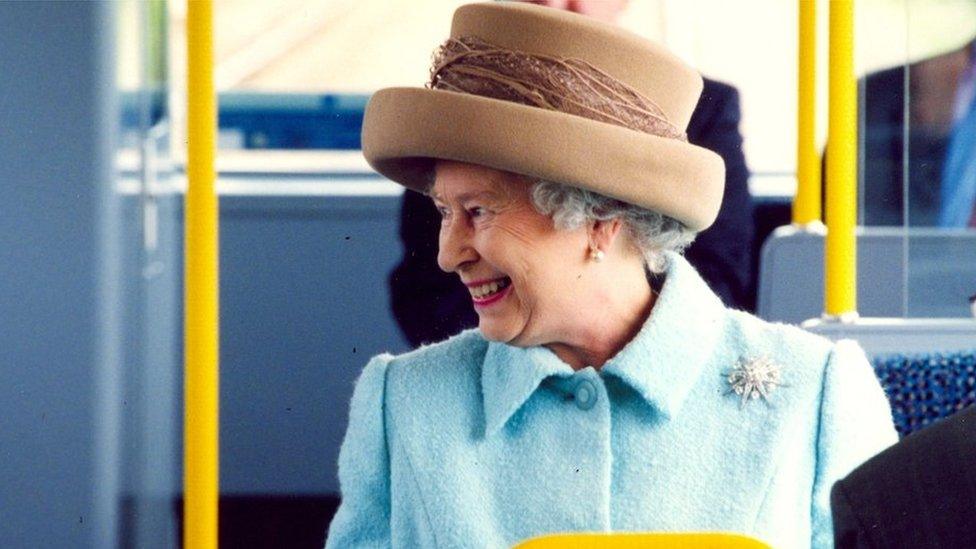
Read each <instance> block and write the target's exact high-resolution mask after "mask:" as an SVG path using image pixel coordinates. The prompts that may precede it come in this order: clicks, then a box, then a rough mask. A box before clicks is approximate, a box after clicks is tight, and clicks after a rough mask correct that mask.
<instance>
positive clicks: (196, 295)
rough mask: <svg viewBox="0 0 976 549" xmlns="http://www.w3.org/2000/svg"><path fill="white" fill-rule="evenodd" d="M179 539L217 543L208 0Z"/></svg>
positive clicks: (194, 129) (203, 15) (199, 69)
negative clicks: (182, 518)
mask: <svg viewBox="0 0 976 549" xmlns="http://www.w3.org/2000/svg"><path fill="white" fill-rule="evenodd" d="M186 20H187V29H186V31H187V32H186V36H187V60H188V67H187V68H188V70H187V139H188V149H187V180H188V185H187V192H186V204H185V210H184V211H185V212H186V237H185V244H184V246H185V247H184V257H185V262H186V264H185V265H186V275H185V276H186V280H185V296H184V300H185V311H186V313H185V314H186V317H185V323H184V331H185V353H186V356H185V360H186V367H185V387H184V398H185V401H186V404H185V413H184V416H183V420H184V441H183V443H184V455H183V465H184V478H183V483H184V501H185V504H184V511H183V512H184V522H183V523H184V544H185V547H188V548H192V549H205V548H206V549H211V548H216V547H217V494H218V478H219V477H218V448H219V445H218V441H217V437H218V434H219V431H218V425H219V420H218V418H219V412H218V392H219V386H220V384H219V379H220V378H219V368H218V356H219V355H218V339H219V333H220V332H219V324H218V316H217V314H218V301H217V299H218V280H217V278H218V265H217V234H218V233H217V228H218V227H217V194H216V191H215V189H214V183H215V180H216V172H215V167H214V151H215V147H216V133H217V101H216V95H215V93H214V84H213V4H212V0H188V5H187V17H186Z"/></svg>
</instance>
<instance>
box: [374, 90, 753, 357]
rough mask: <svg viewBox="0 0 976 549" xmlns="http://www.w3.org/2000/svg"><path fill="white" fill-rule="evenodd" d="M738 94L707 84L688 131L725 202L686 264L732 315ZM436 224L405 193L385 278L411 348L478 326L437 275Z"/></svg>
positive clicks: (744, 198)
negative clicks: (395, 253) (718, 176)
mask: <svg viewBox="0 0 976 549" xmlns="http://www.w3.org/2000/svg"><path fill="white" fill-rule="evenodd" d="M739 117H740V114H739V94H738V91H737V90H736V89H735V88H733V87H732V86H729V85H727V84H723V83H720V82H716V81H714V80H708V79H705V87H704V89H703V90H702V96H701V99H700V100H699V102H698V105H697V107H696V108H695V111H694V113H693V114H692V116H691V120H690V122H689V124H688V140H689V141H690V142H691V143H694V144H696V145H699V146H702V147H705V148H707V149H711V150H713V151H715V152H716V153H718V154H719V155H721V156H722V159H723V160H724V161H725V169H726V176H725V196H724V197H723V199H722V207H721V210H720V211H719V214H718V218H717V219H716V221H715V224H714V225H712V227H711V228H709V229H708V230H706V231H704V232H702V233H701V234H699V235H698V238H697V239H696V240H695V242H694V244H692V245H691V247H689V248H688V250H687V252H686V254H685V255H686V257H687V258H688V260H689V261H690V262H691V264H692V265H694V266H695V267H696V268H697V269H698V271H699V272H700V273H701V275H702V277H703V278H704V279H705V280H706V281H707V282H708V283H709V285H710V286H711V287H712V289H713V290H715V292H716V293H717V294H718V295H719V296H720V297H721V298H722V299H723V300H724V301H725V303H726V304H727V305H729V306H732V307H738V308H746V307H747V305H746V304H747V303H749V295H750V292H751V290H752V272H751V271H752V262H751V258H750V253H751V249H752V231H753V225H752V200H751V197H750V196H749V187H748V180H749V171H748V169H747V168H746V161H745V156H744V155H743V153H742V135H741V134H740V133H739ZM439 231H440V216H439V215H438V213H437V210H436V209H435V208H434V206H433V204H432V203H431V201H430V199H429V198H428V197H426V196H423V195H421V194H418V193H415V192H413V191H406V192H405V193H404V196H403V206H402V212H401V216H400V238H401V240H402V241H403V248H404V254H403V259H402V260H401V261H400V264H399V265H397V267H396V268H395V269H394V271H393V272H392V273H391V275H390V279H389V282H390V293H391V302H392V307H393V314H394V316H395V317H396V319H397V322H398V323H399V324H400V328H401V329H402V330H403V333H404V334H405V335H406V336H407V339H408V340H409V341H410V343H411V344H413V345H419V344H421V343H430V342H434V341H440V340H443V339H446V338H448V337H450V336H452V335H454V334H456V333H458V332H459V331H461V330H462V329H465V328H470V327H474V326H477V324H478V317H477V315H476V314H475V312H474V309H473V307H472V305H471V296H470V295H469V293H468V291H467V289H466V288H464V286H462V285H461V283H460V282H459V281H458V279H457V276H456V275H454V274H453V273H450V274H448V273H444V272H442V271H441V270H440V269H439V268H438V267H437V237H438V232H439Z"/></svg>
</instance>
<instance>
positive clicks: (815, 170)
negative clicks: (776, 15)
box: [793, 0, 821, 226]
mask: <svg viewBox="0 0 976 549" xmlns="http://www.w3.org/2000/svg"><path fill="white" fill-rule="evenodd" d="M799 4H800V5H799V8H800V24H799V31H800V32H799V59H798V63H797V67H798V70H797V88H798V89H797V124H796V127H797V140H796V181H797V187H796V198H795V199H794V201H793V223H794V224H795V225H800V226H807V225H810V224H811V223H819V222H820V216H821V204H820V158H819V155H818V154H817V143H816V116H817V76H816V70H817V0H799Z"/></svg>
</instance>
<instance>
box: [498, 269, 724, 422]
mask: <svg viewBox="0 0 976 549" xmlns="http://www.w3.org/2000/svg"><path fill="white" fill-rule="evenodd" d="M724 313H725V307H724V306H723V305H722V302H721V301H720V300H719V298H718V297H717V296H716V295H715V294H714V293H713V292H712V291H711V289H709V288H708V285H707V284H705V282H704V281H703V280H702V279H701V277H700V276H699V275H698V273H697V272H696V271H695V269H694V267H692V266H691V265H690V264H689V263H688V262H687V260H685V259H684V258H683V257H681V256H680V255H678V254H673V253H669V254H668V269H667V273H666V275H665V282H664V286H663V288H662V290H661V293H660V295H659V296H658V298H657V302H656V303H655V304H654V309H653V310H652V311H651V315H650V317H649V318H648V319H647V321H646V322H645V323H644V326H643V327H642V328H641V330H640V332H638V334H637V335H636V336H635V337H634V339H633V340H632V341H631V342H630V343H628V344H627V345H626V346H625V347H624V348H623V349H621V351H620V352H619V353H617V355H616V356H614V357H613V358H612V359H610V360H609V361H607V363H606V364H604V366H603V368H602V374H603V375H613V376H615V377H617V378H619V379H620V380H621V381H623V382H624V383H626V384H628V385H629V386H630V387H632V388H633V389H634V390H635V391H636V392H637V393H638V394H639V395H641V396H642V397H643V398H644V399H645V400H646V401H647V402H648V403H649V404H650V405H651V406H653V407H654V408H655V409H656V410H657V411H658V412H659V413H660V414H661V415H662V416H663V417H664V418H665V419H668V420H670V419H672V418H674V417H675V415H676V414H677V413H678V412H679V411H680V409H681V406H682V404H684V401H685V399H686V398H687V396H688V393H689V392H690V391H691V388H692V386H693V385H694V383H695V381H696V380H697V379H698V377H699V374H700V373H701V370H702V367H703V366H704V365H705V364H706V363H707V362H708V360H709V358H710V357H711V355H712V353H713V350H714V348H715V346H716V343H717V341H718V338H719V337H721V333H722V324H721V323H722V320H723V318H724ZM573 373H574V372H573V369H572V368H571V367H570V366H569V365H568V364H566V363H564V362H563V361H562V360H560V359H559V358H558V357H557V356H556V355H555V354H554V353H553V352H552V351H550V350H549V349H546V348H545V347H529V348H520V347H514V346H511V345H506V344H504V343H497V342H491V343H490V344H489V345H488V351H487V353H486V355H485V359H484V364H483V368H482V375H481V384H482V393H483V398H484V411H485V435H486V436H487V435H490V434H492V433H495V432H497V431H498V430H499V429H501V427H502V426H503V425H504V424H505V423H506V422H507V421H508V420H509V418H511V416H512V415H513V414H514V413H515V412H516V411H518V409H519V408H521V406H522V404H524V403H525V401H526V400H528V398H529V397H530V396H531V395H532V393H533V392H535V390H536V389H537V388H538V386H539V384H540V383H541V382H542V381H543V380H544V379H546V378H548V377H551V376H556V377H570V376H572V375H573Z"/></svg>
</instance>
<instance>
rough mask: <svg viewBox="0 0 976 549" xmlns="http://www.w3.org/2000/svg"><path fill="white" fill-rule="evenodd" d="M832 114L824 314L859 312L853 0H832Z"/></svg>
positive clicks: (839, 315)
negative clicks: (856, 235)
mask: <svg viewBox="0 0 976 549" xmlns="http://www.w3.org/2000/svg"><path fill="white" fill-rule="evenodd" d="M829 61H830V115H829V126H828V132H827V242H826V251H825V258H824V259H825V261H824V263H825V270H826V272H825V277H824V280H825V288H824V295H825V296H826V299H825V302H826V303H825V304H824V314H825V315H826V316H827V317H828V318H837V319H847V318H851V317H855V316H856V315H857V272H856V265H857V261H856V260H857V249H856V245H857V240H856V238H855V233H854V230H855V224H856V221H857V208H856V206H857V84H856V82H855V80H854V1H853V0H831V2H830V56H829Z"/></svg>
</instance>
